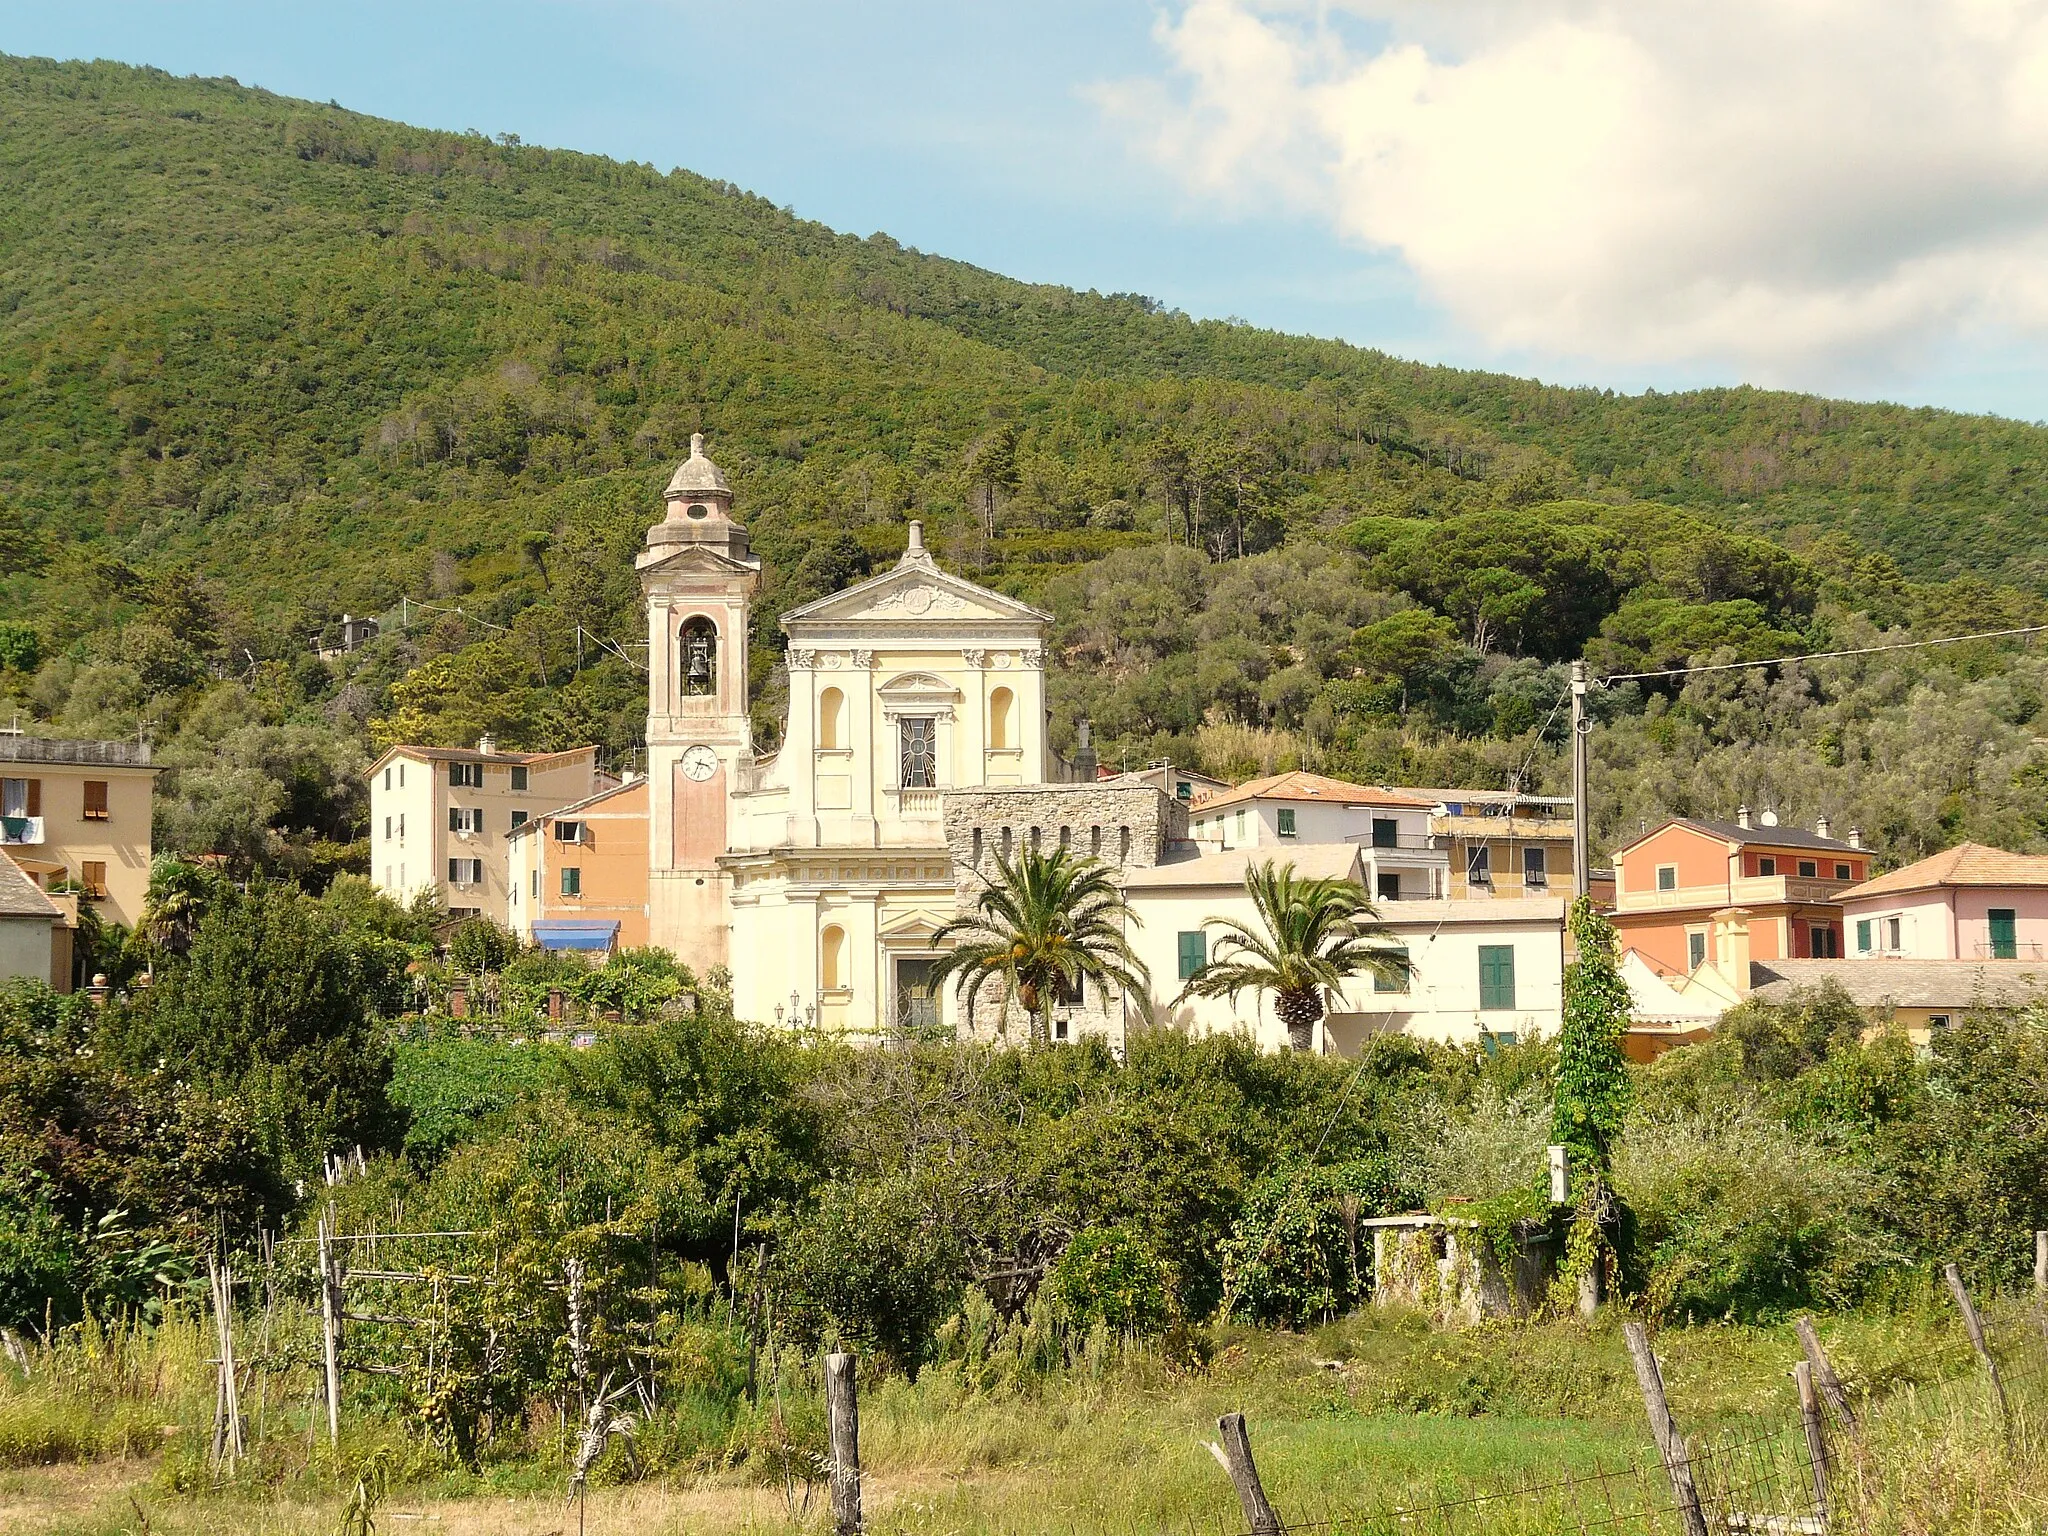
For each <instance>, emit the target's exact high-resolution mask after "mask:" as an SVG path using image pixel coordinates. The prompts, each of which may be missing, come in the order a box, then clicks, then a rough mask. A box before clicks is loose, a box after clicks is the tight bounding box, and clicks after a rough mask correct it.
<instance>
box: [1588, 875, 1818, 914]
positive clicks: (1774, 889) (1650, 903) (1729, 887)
mask: <svg viewBox="0 0 2048 1536" xmlns="http://www.w3.org/2000/svg"><path fill="white" fill-rule="evenodd" d="M1855 883H1856V882H1855V881H1853V880H1819V879H1813V878H1805V879H1802V878H1800V877H1799V876H1797V875H1744V876H1743V877H1742V878H1740V879H1738V880H1736V881H1735V882H1733V883H1732V884H1728V883H1722V884H1717V885H1681V886H1678V887H1676V888H1675V889H1672V890H1668V891H1625V892H1620V893H1617V896H1616V900H1615V910H1616V911H1619V912H1661V911H1675V910H1680V909H1684V908H1691V907H1709V908H1712V907H1763V906H1777V905H1788V904H1789V905H1805V904H1810V903H1819V904H1823V905H1825V904H1830V903H1832V902H1834V901H1835V900H1836V899H1837V898H1838V897H1840V896H1841V894H1842V892H1844V891H1846V890H1847V889H1848V888H1849V887H1850V886H1852V885H1854V884H1855Z"/></svg>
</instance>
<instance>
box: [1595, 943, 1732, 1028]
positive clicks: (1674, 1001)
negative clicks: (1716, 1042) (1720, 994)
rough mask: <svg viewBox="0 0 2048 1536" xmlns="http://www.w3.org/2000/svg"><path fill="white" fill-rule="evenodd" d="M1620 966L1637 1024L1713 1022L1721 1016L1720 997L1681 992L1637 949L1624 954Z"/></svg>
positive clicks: (1630, 1013)
mask: <svg viewBox="0 0 2048 1536" xmlns="http://www.w3.org/2000/svg"><path fill="white" fill-rule="evenodd" d="M1619 969H1620V971H1621V979H1622V980H1623V981H1624V982H1626V983H1627V984H1628V996H1629V1018H1630V1020H1631V1021H1632V1022H1634V1023H1637V1024H1711V1023H1712V1022H1713V1021H1714V1020H1716V1019H1718V1018H1720V1017H1721V1009H1722V1004H1721V1003H1720V1002H1719V1001H1718V1000H1716V999H1713V998H1705V997H1686V996H1683V995H1681V994H1680V993H1679V991H1678V989H1677V988H1675V987H1674V986H1672V984H1671V983H1670V982H1669V981H1667V980H1666V979H1665V978H1664V977H1663V976H1661V975H1659V974H1658V972H1657V971H1656V969H1655V968H1654V967H1653V966H1652V965H1651V964H1650V963H1649V962H1648V961H1647V960H1646V959H1644V958H1643V956H1642V955H1640V954H1638V953H1637V952H1636V951H1635V950H1633V949H1631V950H1629V951H1628V952H1627V953H1625V954H1624V955H1623V956H1622V957H1621V964H1620V967H1619Z"/></svg>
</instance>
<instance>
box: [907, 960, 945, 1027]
mask: <svg viewBox="0 0 2048 1536" xmlns="http://www.w3.org/2000/svg"><path fill="white" fill-rule="evenodd" d="M896 1027H897V1028H898V1029H900V1030H902V1031H903V1032H904V1033H905V1034H930V1033H931V1032H932V1031H934V1030H936V1029H937V1028H938V1027H939V993H938V988H937V987H936V986H934V985H933V983H932V960H931V957H930V956H928V955H927V956H921V957H918V958H915V959H913V958H910V957H908V956H906V957H904V958H902V959H899V960H898V961H897V962H896Z"/></svg>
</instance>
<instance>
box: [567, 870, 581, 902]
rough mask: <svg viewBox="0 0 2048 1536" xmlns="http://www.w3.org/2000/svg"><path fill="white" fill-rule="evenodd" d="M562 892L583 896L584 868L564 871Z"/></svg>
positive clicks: (568, 894)
mask: <svg viewBox="0 0 2048 1536" xmlns="http://www.w3.org/2000/svg"><path fill="white" fill-rule="evenodd" d="M562 894H563V895H564V896H581V895H582V894H583V871H582V870H580V869H574V868H571V869H565V870H563V871H562Z"/></svg>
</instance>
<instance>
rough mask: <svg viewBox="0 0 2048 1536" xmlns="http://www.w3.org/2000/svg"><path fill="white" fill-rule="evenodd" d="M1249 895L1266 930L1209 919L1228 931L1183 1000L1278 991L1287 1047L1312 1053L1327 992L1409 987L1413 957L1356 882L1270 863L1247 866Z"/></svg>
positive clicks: (1212, 924) (1190, 980) (1276, 1005)
mask: <svg viewBox="0 0 2048 1536" xmlns="http://www.w3.org/2000/svg"><path fill="white" fill-rule="evenodd" d="M1244 889H1245V894H1246V895H1248V896H1250V897H1251V899H1252V905H1253V907H1255V908H1256V909H1257V911H1258V914H1259V922H1260V925H1261V926H1262V927H1263V929H1264V930H1265V931H1264V932H1262V933H1261V932H1254V931H1253V930H1252V929H1251V928H1249V927H1248V926H1246V925H1245V924H1243V923H1240V922H1237V921H1235V920H1234V919H1232V918H1227V917H1212V918H1209V919H1208V920H1207V921H1205V922H1204V923H1203V924H1202V926H1203V927H1204V928H1221V929H1222V930H1223V936H1222V937H1221V938H1220V939H1218V940H1217V941H1216V953H1215V956H1214V958H1212V959H1211V960H1209V961H1208V962H1207V963H1206V964H1204V965H1203V966H1202V967H1201V969H1199V970H1197V971H1196V972H1195V974H1194V975H1193V976H1191V977H1189V978H1188V983H1187V985H1186V986H1185V987H1183V988H1181V993H1180V997H1181V998H1182V999H1185V998H1188V997H1228V998H1229V999H1230V1000H1231V1002H1232V1003H1233V1004H1234V1003H1235V1002H1236V1001H1237V996H1238V994H1239V993H1240V992H1244V991H1247V990H1249V991H1252V992H1259V993H1264V992H1271V993H1272V994H1273V1006H1274V1011H1275V1012H1276V1013H1278V1014H1279V1015H1280V1022H1281V1023H1283V1024H1285V1025H1286V1026H1287V1043H1288V1044H1289V1045H1291V1046H1292V1047H1293V1048H1294V1049H1295V1050H1297V1051H1305V1050H1307V1049H1308V1048H1309V1045H1310V1043H1311V1042H1312V1041H1313V1040H1314V1038H1315V1027H1316V1020H1318V1019H1320V1018H1321V1017H1322V1016H1323V989H1324V988H1326V987H1331V988H1334V987H1338V986H1341V985H1342V984H1343V983H1344V981H1345V979H1346V978H1347V977H1351V976H1366V975H1370V976H1376V977H1379V978H1381V979H1382V980H1386V981H1395V982H1405V981H1406V979H1407V977H1408V975H1409V970H1410V967H1409V964H1408V953H1407V951H1406V950H1404V949H1402V948H1401V947H1400V946H1399V945H1396V944H1393V943H1391V942H1389V941H1388V938H1387V931H1386V929H1385V928H1383V927H1381V926H1380V924H1379V923H1378V922H1376V921H1374V918H1375V917H1376V916H1377V914H1376V913H1375V912H1374V911H1373V905H1372V903H1371V902H1370V901H1368V900H1366V897H1365V892H1364V890H1363V889H1362V888H1361V887H1359V886H1358V885H1357V884H1356V883H1354V882H1353V881H1350V880H1338V879H1327V880H1305V879H1299V878H1297V877H1296V875H1295V873H1294V866H1293V865H1292V864H1282V865H1279V866H1278V867H1277V868H1276V867H1275V866H1274V864H1273V862H1272V860H1270V859H1268V860H1267V861H1266V862H1265V863H1264V864H1259V865H1251V866H1247V867H1246V869H1245V872H1244ZM1179 1000H1180V999H1176V1001H1179Z"/></svg>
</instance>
